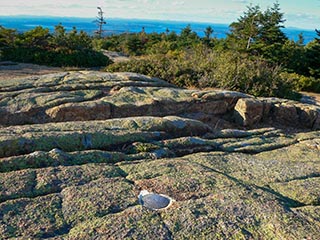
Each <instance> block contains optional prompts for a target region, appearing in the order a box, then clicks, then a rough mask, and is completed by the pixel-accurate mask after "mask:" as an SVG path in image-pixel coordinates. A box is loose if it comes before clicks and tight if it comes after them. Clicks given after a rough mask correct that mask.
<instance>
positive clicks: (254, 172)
mask: <svg viewBox="0 0 320 240" xmlns="http://www.w3.org/2000/svg"><path fill="white" fill-rule="evenodd" d="M182 159H185V160H188V161H191V162H196V163H199V164H202V165H203V166H206V167H208V168H211V169H214V170H217V171H219V172H222V173H224V174H228V175H230V176H231V177H234V178H236V179H238V180H241V181H243V182H246V183H249V184H256V185H259V186H266V185H268V184H269V183H273V182H285V181H290V180H292V179H297V178H305V177H306V176H317V175H318V174H319V172H320V162H319V161H310V162H306V161H302V162H298V161H296V162H287V161H282V159H277V158H274V157H270V158H265V159H260V158H257V157H256V155H249V154H243V153H230V154H226V153H223V152H220V153H219V152H217V153H212V152H210V153H197V154H191V155H188V156H184V157H183V158H182Z"/></svg>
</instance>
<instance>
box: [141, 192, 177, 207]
mask: <svg viewBox="0 0 320 240" xmlns="http://www.w3.org/2000/svg"><path fill="white" fill-rule="evenodd" d="M173 201H174V200H173V199H172V198H170V197H168V196H166V195H163V194H157V193H152V192H148V191H147V190H142V191H141V192H140V194H139V203H140V204H141V205H142V206H144V207H146V208H149V209H151V210H164V209H167V208H168V207H170V206H171V204H172V202H173Z"/></svg>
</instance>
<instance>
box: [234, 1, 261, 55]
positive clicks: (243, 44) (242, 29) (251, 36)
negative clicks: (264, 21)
mask: <svg viewBox="0 0 320 240" xmlns="http://www.w3.org/2000/svg"><path fill="white" fill-rule="evenodd" d="M261 18H262V13H261V11H260V7H259V6H258V5H256V6H248V7H247V11H246V12H244V15H243V16H240V18H239V19H238V21H237V22H233V23H231V24H230V31H231V34H229V35H228V38H229V40H231V42H233V43H234V44H235V45H236V46H237V48H240V49H249V48H250V45H251V43H252V42H254V41H256V40H257V38H258V36H259V32H260V27H261V26H260V25H261Z"/></svg>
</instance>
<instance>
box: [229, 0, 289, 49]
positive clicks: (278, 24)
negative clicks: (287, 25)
mask: <svg viewBox="0 0 320 240" xmlns="http://www.w3.org/2000/svg"><path fill="white" fill-rule="evenodd" d="M247 8H248V10H247V11H246V12H244V15H243V16H241V17H240V18H239V19H238V21H237V22H233V23H231V25H230V28H231V34H229V35H228V38H229V41H230V40H231V42H235V41H236V42H237V44H236V45H237V46H238V49H239V50H241V49H242V50H245V49H246V50H249V49H250V48H253V49H254V50H258V52H260V53H261V52H262V53H263V52H264V51H263V48H264V47H266V46H268V47H269V46H271V45H272V44H283V43H284V42H285V41H286V40H287V37H286V36H285V34H284V33H283V32H282V31H281V28H283V27H284V26H283V23H284V22H285V20H284V19H283V13H281V12H280V7H279V4H278V3H274V5H273V7H271V8H268V9H267V10H266V11H264V12H262V11H261V10H260V7H259V6H258V5H256V6H248V7H247ZM261 50H262V51H261Z"/></svg>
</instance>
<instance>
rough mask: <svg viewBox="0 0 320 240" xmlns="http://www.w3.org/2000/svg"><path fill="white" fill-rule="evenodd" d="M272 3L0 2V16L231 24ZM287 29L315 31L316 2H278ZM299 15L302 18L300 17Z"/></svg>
mask: <svg viewBox="0 0 320 240" xmlns="http://www.w3.org/2000/svg"><path fill="white" fill-rule="evenodd" d="M274 2H275V0H214V1H213V0H188V1H187V0H0V16H1V15H18V14H23V15H55V16H76V17H93V18H94V17H95V16H96V13H97V9H96V7H97V6H101V7H102V8H103V10H104V12H105V15H106V17H110V18H114V17H118V18H145V19H168V20H188V21H206V22H217V23H231V22H232V21H235V20H236V19H237V18H238V17H239V16H241V15H242V14H243V12H244V11H245V10H246V8H245V5H249V4H250V3H252V4H253V5H256V4H259V5H260V6H261V9H262V10H263V9H265V8H266V7H267V6H272V3H274ZM279 2H280V7H281V11H283V12H285V16H284V17H285V18H286V19H287V20H288V21H287V22H286V25H287V26H297V27H307V28H316V27H318V28H319V25H320V20H319V17H318V16H320V8H319V2H320V0H308V1H301V0H279ZM301 13H303V14H301Z"/></svg>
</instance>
